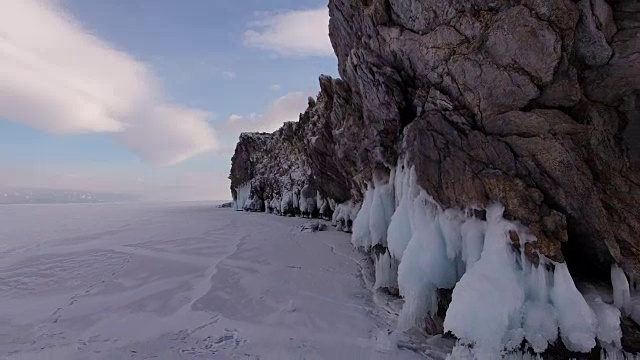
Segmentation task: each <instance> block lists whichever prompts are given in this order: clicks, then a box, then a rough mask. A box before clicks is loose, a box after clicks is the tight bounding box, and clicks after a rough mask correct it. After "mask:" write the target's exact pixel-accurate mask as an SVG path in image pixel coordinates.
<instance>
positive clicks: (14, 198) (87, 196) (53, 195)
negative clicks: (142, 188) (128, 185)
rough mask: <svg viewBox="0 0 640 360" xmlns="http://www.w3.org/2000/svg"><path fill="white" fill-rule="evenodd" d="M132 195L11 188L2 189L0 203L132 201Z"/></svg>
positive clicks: (0, 190)
mask: <svg viewBox="0 0 640 360" xmlns="http://www.w3.org/2000/svg"><path fill="white" fill-rule="evenodd" d="M132 200H135V198H134V197H133V196H131V195H125V194H117V193H100V192H90V191H76V190H57V189H37V188H10V189H0V204H65V203H103V202H121V201H132Z"/></svg>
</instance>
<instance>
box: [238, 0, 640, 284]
mask: <svg viewBox="0 0 640 360" xmlns="http://www.w3.org/2000/svg"><path fill="white" fill-rule="evenodd" d="M329 10H330V15H331V20H330V26H329V30H330V37H331V41H332V44H333V47H334V50H335V53H336V55H337V57H338V62H339V72H340V76H341V78H342V79H331V78H328V77H325V76H323V77H321V78H320V87H321V91H320V94H319V95H318V98H317V101H310V104H309V108H308V109H307V111H306V112H305V113H304V114H302V115H301V117H300V121H299V122H298V123H295V124H285V126H283V128H282V129H280V130H278V131H277V132H275V133H274V134H271V135H264V134H263V135H243V136H241V138H240V142H239V143H238V147H237V148H236V154H235V155H234V157H233V167H232V171H231V181H232V185H231V186H232V192H234V198H235V191H236V189H238V188H239V187H241V186H242V185H244V184H251V185H250V188H251V193H252V195H251V196H252V197H257V198H259V199H260V200H262V201H266V200H271V199H274V198H278V196H280V197H281V196H282V194H283V193H285V192H287V191H292V192H293V193H296V192H302V191H303V190H305V191H306V192H307V193H308V194H306V195H305V196H303V197H304V198H310V197H311V195H310V194H311V193H317V196H316V205H314V206H316V208H318V207H319V204H320V203H319V202H320V201H324V202H326V203H327V204H328V205H329V207H331V208H333V209H334V210H335V204H339V203H344V202H347V201H351V202H352V203H354V204H355V203H359V202H361V200H362V196H363V193H364V190H365V188H366V184H367V183H368V182H372V179H373V177H374V176H376V177H379V178H382V179H384V178H387V179H388V178H389V176H390V172H391V169H393V168H395V167H397V166H398V165H397V164H405V165H408V166H411V167H413V168H414V169H415V172H416V175H417V182H418V184H419V185H420V186H421V187H422V188H423V189H425V190H426V191H427V192H428V193H429V194H430V195H431V196H432V197H433V198H434V200H435V201H437V202H438V203H439V204H441V205H442V206H443V207H445V208H459V209H464V208H467V207H469V206H475V207H479V208H482V207H485V206H486V205H488V204H489V203H491V202H496V201H499V202H501V203H502V204H503V205H504V206H505V214H504V216H505V218H507V219H509V220H517V221H519V222H520V223H522V224H523V225H525V226H526V227H527V228H528V229H529V230H530V231H531V232H532V233H533V234H534V235H535V237H536V241H534V242H531V243H527V246H526V247H525V252H526V254H527V256H528V257H529V258H530V259H532V260H536V259H539V258H540V257H544V258H547V259H551V260H553V261H556V262H564V261H566V262H567V263H568V266H569V269H570V270H571V272H572V274H573V275H574V276H579V277H585V278H588V279H602V278H606V277H608V276H609V270H610V268H611V265H612V264H614V263H615V264H619V265H620V266H621V267H622V268H623V269H624V271H625V272H626V273H627V274H628V275H629V276H630V277H631V278H635V279H637V278H638V276H640V172H639V170H638V169H639V168H640V2H638V1H637V0H617V1H614V0H611V1H605V0H580V1H577V2H576V1H571V0H504V1H495V0H434V1H425V0H358V1H354V0H330V1H329ZM399 160H401V162H399ZM287 176H289V178H287ZM299 198H300V196H299ZM322 199H326V200H322ZM305 206H306V205H305ZM307 212H308V211H307ZM513 240H514V242H517V241H518V239H517V238H516V239H513Z"/></svg>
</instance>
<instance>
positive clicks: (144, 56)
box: [0, 0, 337, 201]
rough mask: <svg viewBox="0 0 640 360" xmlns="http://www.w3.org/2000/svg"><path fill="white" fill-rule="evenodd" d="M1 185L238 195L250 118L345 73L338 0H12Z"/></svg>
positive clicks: (260, 120) (272, 117) (301, 105)
mask: <svg viewBox="0 0 640 360" xmlns="http://www.w3.org/2000/svg"><path fill="white" fill-rule="evenodd" d="M0 8H2V9H3V10H2V12H0V190H1V189H3V188H5V189H6V188H16V187H22V188H24V187H33V188H50V189H66V190H79V191H93V192H113V193H122V194H127V195H132V196H135V197H136V198H138V199H140V200H148V201H163V200H171V201H174V200H225V199H229V198H230V193H229V180H228V178H227V177H228V174H229V169H230V166H231V161H230V159H231V156H232V155H233V151H234V148H235V144H236V142H237V139H238V135H239V134H240V132H242V131H273V130H275V129H277V128H278V127H279V126H280V125H281V124H282V123H283V122H284V121H292V120H297V118H298V114H299V113H301V112H303V111H304V110H305V108H306V105H307V98H308V97H309V96H314V97H315V95H316V94H317V92H318V91H319V87H318V76H319V75H320V74H327V75H332V76H337V63H336V59H335V56H334V53H333V49H332V48H331V44H330V41H329V38H328V20H329V16H328V11H327V1H326V0H270V1H264V0H242V1H231V0H189V1H176V0H110V1H104V0H20V1H16V0H0Z"/></svg>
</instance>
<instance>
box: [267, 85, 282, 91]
mask: <svg viewBox="0 0 640 360" xmlns="http://www.w3.org/2000/svg"><path fill="white" fill-rule="evenodd" d="M269 88H270V89H271V90H273V91H278V90H280V89H281V88H282V86H281V85H280V84H273V85H271V86H270V87H269Z"/></svg>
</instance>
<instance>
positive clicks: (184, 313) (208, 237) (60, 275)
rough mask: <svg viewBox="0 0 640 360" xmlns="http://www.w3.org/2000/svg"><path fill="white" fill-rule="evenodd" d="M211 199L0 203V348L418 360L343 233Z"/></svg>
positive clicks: (41, 354) (95, 355) (83, 354)
mask: <svg viewBox="0 0 640 360" xmlns="http://www.w3.org/2000/svg"><path fill="white" fill-rule="evenodd" d="M303 223H304V220H301V219H295V218H282V217H276V216H268V215H263V214H249V213H239V212H234V211H231V210H229V209H216V208H214V206H213V205H212V204H208V203H178V204H153V205H151V204H138V205H131V204H127V205H123V204H95V205H93V204H70V205H4V206H0V358H3V359H124V358H127V359H149V358H158V359H354V358H355V359H414V358H416V359H419V358H422V357H420V356H419V355H417V354H416V353H413V352H410V351H406V350H404V351H403V350H397V349H396V348H395V347H394V346H391V344H390V343H389V340H388V339H387V337H386V334H387V332H388V330H389V329H390V328H393V327H394V325H393V324H391V323H390V321H393V317H391V316H389V315H388V314H386V313H385V311H384V310H382V309H381V308H380V307H377V306H375V304H374V303H373V301H372V296H371V291H370V290H369V289H367V288H366V287H365V285H364V282H363V279H362V276H361V274H360V271H359V264H361V263H363V261H364V255H362V254H360V253H358V252H357V251H355V250H354V249H353V248H352V246H351V245H350V243H349V235H348V234H344V233H340V232H337V231H334V230H333V229H332V228H330V230H329V231H326V232H318V233H305V232H301V231H300V225H302V224H303Z"/></svg>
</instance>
